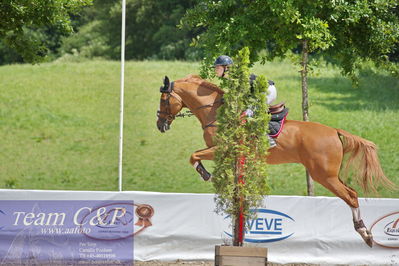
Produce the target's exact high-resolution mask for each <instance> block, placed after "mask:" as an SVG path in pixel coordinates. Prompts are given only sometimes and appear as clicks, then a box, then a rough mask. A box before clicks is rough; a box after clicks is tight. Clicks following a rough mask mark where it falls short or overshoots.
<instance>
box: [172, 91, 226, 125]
mask: <svg viewBox="0 0 399 266" xmlns="http://www.w3.org/2000/svg"><path fill="white" fill-rule="evenodd" d="M199 90H200V87H197V88H194V89H193V88H190V89H185V90H183V89H180V90H178V91H176V93H178V94H179V96H180V97H181V98H182V100H183V103H184V105H185V106H186V107H187V108H188V109H190V111H191V112H192V113H193V114H194V115H195V116H196V117H197V118H198V120H199V121H200V122H201V125H202V126H203V127H204V126H205V125H207V124H209V123H211V122H213V121H215V120H216V109H217V107H218V106H219V105H220V103H219V104H218V103H217V101H218V100H220V98H221V95H220V94H218V93H217V92H216V91H210V90H209V89H206V90H207V91H209V92H210V93H209V94H202V93H200V92H199ZM201 95H203V96H201ZM213 105H214V106H213Z"/></svg>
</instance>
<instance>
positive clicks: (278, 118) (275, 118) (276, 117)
mask: <svg viewBox="0 0 399 266" xmlns="http://www.w3.org/2000/svg"><path fill="white" fill-rule="evenodd" d="M288 111H289V109H288V108H285V102H281V103H279V104H276V105H272V106H270V107H269V113H270V114H271V117H270V122H269V135H270V137H272V138H277V137H278V135H280V133H281V131H282V129H283V127H284V122H285V119H286V117H287V115H288Z"/></svg>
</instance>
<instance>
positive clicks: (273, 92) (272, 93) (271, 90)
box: [266, 80, 277, 105]
mask: <svg viewBox="0 0 399 266" xmlns="http://www.w3.org/2000/svg"><path fill="white" fill-rule="evenodd" d="M266 97H267V100H266V102H267V104H268V105H270V104H271V103H272V102H273V101H274V100H276V98H277V89H276V87H275V86H274V82H273V81H271V80H269V87H268V88H267V96H266Z"/></svg>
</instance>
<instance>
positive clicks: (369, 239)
mask: <svg viewBox="0 0 399 266" xmlns="http://www.w3.org/2000/svg"><path fill="white" fill-rule="evenodd" d="M366 233H367V238H366V239H364V241H366V244H367V245H368V246H369V247H371V248H372V247H373V235H372V234H371V232H370V231H369V230H367V231H366Z"/></svg>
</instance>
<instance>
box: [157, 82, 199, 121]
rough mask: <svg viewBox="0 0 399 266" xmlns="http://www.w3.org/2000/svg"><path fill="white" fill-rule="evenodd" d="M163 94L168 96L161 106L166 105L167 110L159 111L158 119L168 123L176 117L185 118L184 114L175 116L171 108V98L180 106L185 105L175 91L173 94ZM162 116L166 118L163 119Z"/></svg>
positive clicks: (162, 100)
mask: <svg viewBox="0 0 399 266" xmlns="http://www.w3.org/2000/svg"><path fill="white" fill-rule="evenodd" d="M172 83H173V82H172ZM161 93H165V94H166V95H167V96H166V99H162V98H161V104H165V105H166V108H165V109H166V111H161V110H158V111H157V117H158V118H159V119H161V121H162V120H164V119H166V120H167V121H168V122H172V121H173V120H174V119H175V118H176V117H179V116H181V117H184V114H177V115H173V114H172V112H171V108H170V98H171V97H173V98H175V99H176V100H177V101H178V102H179V103H180V104H182V105H183V101H182V100H181V98H180V96H179V95H177V94H176V93H175V92H174V91H173V90H172V91H171V92H161ZM160 114H164V115H165V116H166V117H164V118H162V117H160ZM191 115H193V114H191Z"/></svg>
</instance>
